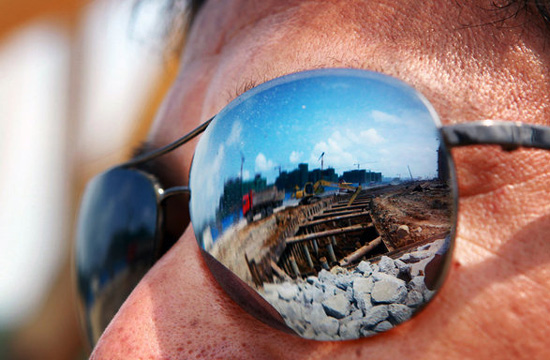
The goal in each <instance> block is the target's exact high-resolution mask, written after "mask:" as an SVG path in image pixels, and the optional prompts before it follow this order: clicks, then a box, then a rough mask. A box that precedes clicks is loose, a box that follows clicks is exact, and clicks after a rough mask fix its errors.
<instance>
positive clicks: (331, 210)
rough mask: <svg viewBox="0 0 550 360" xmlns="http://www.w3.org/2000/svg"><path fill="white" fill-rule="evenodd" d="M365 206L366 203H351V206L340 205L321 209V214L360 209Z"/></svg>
mask: <svg viewBox="0 0 550 360" xmlns="http://www.w3.org/2000/svg"><path fill="white" fill-rule="evenodd" d="M366 207H368V205H352V206H346V207H341V208H336V209H326V210H325V211H323V214H328V213H335V212H339V211H344V210H361V209H364V208H366Z"/></svg>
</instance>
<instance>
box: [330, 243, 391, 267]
mask: <svg viewBox="0 0 550 360" xmlns="http://www.w3.org/2000/svg"><path fill="white" fill-rule="evenodd" d="M381 243H382V237H380V236H379V237H377V238H376V239H374V240H373V241H371V242H369V243H368V244H367V245H364V246H362V247H360V248H359V249H357V250H355V251H354V252H352V253H351V254H349V255H348V256H346V257H345V258H343V259H342V260H340V261H339V262H338V263H339V264H340V266H347V265H349V264H352V263H354V262H356V261H357V260H359V259H361V258H362V257H363V256H365V255H366V254H368V253H369V252H371V251H372V250H373V249H374V248H375V247H377V246H378V245H380V244H381Z"/></svg>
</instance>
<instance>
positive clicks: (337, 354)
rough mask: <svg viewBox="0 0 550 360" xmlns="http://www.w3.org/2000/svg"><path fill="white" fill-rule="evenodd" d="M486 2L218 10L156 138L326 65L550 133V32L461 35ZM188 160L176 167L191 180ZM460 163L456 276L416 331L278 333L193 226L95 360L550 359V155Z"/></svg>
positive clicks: (459, 154)
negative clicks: (212, 266)
mask: <svg viewBox="0 0 550 360" xmlns="http://www.w3.org/2000/svg"><path fill="white" fill-rule="evenodd" d="M460 4H462V6H461V5H460ZM489 4H490V1H471V2H466V1H455V0H443V1H434V2H430V1H423V2H418V1H382V0H381V1H373V0H370V1H354V0H341V1H336V0H334V1H332V0H330V1H329V0H323V1H306V0H301V1H282V0H280V1H275V0H266V1H244V0H242V1H239V0H236V1H216V0H211V1H210V2H209V3H208V4H207V5H206V7H205V8H204V9H203V11H202V12H201V13H200V15H199V17H198V19H197V21H196V22H195V26H194V27H193V29H192V32H191V34H190V38H189V41H188V44H187V47H186V50H185V52H184V55H183V58H182V67H181V74H180V76H179V78H178V80H177V81H176V83H175V84H174V87H173V89H172V91H171V93H170V94H169V96H168V97H167V99H166V101H165V105H164V106H163V108H162V110H161V111H160V112H159V115H158V117H157V119H156V122H155V124H154V126H153V128H152V130H151V134H150V139H151V140H152V141H153V142H155V143H157V144H165V143H167V142H169V141H171V140H173V139H174V138H176V137H178V136H180V135H181V134H184V133H186V132H187V131H189V130H190V129H192V128H194V127H195V126H197V125H198V124H199V123H200V122H202V121H205V120H206V119H208V118H209V117H210V116H212V115H214V114H215V113H216V112H218V111H219V110H220V109H221V108H222V107H223V106H225V105H226V104H227V103H228V102H229V101H230V100H231V99H232V98H233V97H234V95H235V92H236V91H237V90H238V89H241V88H243V87H245V86H246V84H248V83H250V82H253V83H261V82H264V81H266V80H268V79H271V78H274V77H277V76H280V75H283V74H288V73H292V72H296V71H300V70H305V69H312V68H319V67H355V68H365V69H371V70H375V71H380V72H383V73H386V74H389V75H393V76H396V77H398V78H400V79H402V80H404V81H406V82H408V83H409V84H411V85H413V86H414V87H416V88H417V89H418V90H420V91H421V92H422V93H423V94H424V95H425V96H426V97H427V98H428V100H430V102H431V103H432V104H433V105H434V107H435V109H436V110H437V111H438V113H439V114H440V116H441V118H442V121H443V122H444V123H453V122H464V121H471V120H479V119H490V118H492V119H505V120H515V121H524V122H531V123H539V124H545V125H548V124H549V123H550V108H549V105H548V104H549V100H550V99H549V94H550V89H549V87H550V84H549V80H548V79H550V74H549V65H550V58H549V57H550V55H549V54H550V52H548V51H547V50H548V42H549V40H550V32H549V31H548V29H547V28H545V27H544V25H542V24H540V23H539V22H538V20H536V18H535V17H528V16H530V15H525V17H523V18H522V17H518V18H517V19H512V20H510V21H509V22H507V23H506V24H505V25H507V26H492V25H486V26H465V25H480V24H484V23H487V22H488V17H489V19H491V18H490V17H491V16H494V13H493V12H491V11H489V10H483V9H489V8H490V5H489ZM492 19H493V20H494V18H492ZM522 19H523V20H522ZM525 19H528V20H529V21H525ZM519 23H527V25H526V28H525V27H523V28H522V27H518V26H515V25H518V24H519ZM191 148H192V147H191ZM191 148H189V147H187V148H186V150H185V151H178V152H174V153H172V154H170V155H169V157H170V160H171V161H172V164H173V169H174V172H175V174H177V176H178V177H180V178H181V179H182V182H184V180H183V179H187V176H188V168H189V164H190V161H191V156H192V151H191ZM453 155H454V158H455V162H456V167H457V171H458V177H459V189H460V193H461V197H460V203H459V205H460V212H459V226H458V236H457V239H456V249H455V254H454V259H453V265H452V267H451V271H450V273H449V276H448V279H447V281H446V283H445V285H444V286H443V288H442V289H441V291H440V293H439V294H438V295H437V296H436V297H435V299H434V300H433V301H432V302H431V303H430V305H429V306H428V307H427V308H426V309H425V310H424V311H423V312H421V313H420V314H419V315H418V316H417V317H415V318H414V319H413V320H411V321H409V322H407V323H405V324H403V325H401V326H399V327H397V328H395V329H393V330H391V331H389V332H387V333H384V334H382V335H379V336H376V337H374V338H368V339H360V340H356V341H345V342H316V341H308V340H304V339H300V338H297V337H294V336H291V335H288V334H284V333H282V332H280V331H277V330H274V329H272V328H270V327H268V326H267V325H264V324H263V323H261V322H260V321H258V320H256V319H255V318H253V317H252V316H250V315H249V314H248V313H246V312H244V311H243V310H242V309H241V308H240V307H238V306H237V305H235V304H234V303H233V302H232V301H231V300H230V299H229V298H228V296H227V295H226V294H225V293H224V292H223V290H221V288H220V287H219V285H218V284H217V283H216V281H215V280H214V278H213V277H212V275H211V274H210V272H209V270H208V268H207V267H206V265H205V263H204V260H203V259H202V257H201V255H200V252H199V249H198V246H197V244H196V241H195V237H194V234H193V231H192V229H191V228H188V229H187V231H186V232H185V233H184V235H183V236H182V237H181V239H180V240H179V242H178V243H177V244H176V245H175V246H174V247H173V248H172V249H171V250H170V251H169V252H168V253H167V254H166V255H165V256H164V257H163V258H162V259H161V260H159V262H158V263H157V264H156V265H155V266H154V267H153V268H152V270H151V271H150V272H149V273H148V274H147V276H146V277H145V278H144V279H143V280H142V281H141V283H140V284H139V285H138V287H137V288H136V289H135V291H134V292H133V293H132V295H131V296H130V298H129V299H128V300H127V301H126V303H125V304H124V305H123V307H122V309H121V310H120V311H119V313H118V314H117V316H116V317H115V319H114V320H113V322H112V323H111V325H110V326H109V327H108V328H107V330H106V331H105V333H104V335H103V336H102V338H101V339H100V341H99V343H98V345H97V346H96V349H95V351H94V353H93V355H92V358H93V359H138V358H139V359H199V358H202V359H294V358H296V359H331V360H334V359H361V358H367V357H368V358H375V359H394V358H401V359H432V358H434V359H435V358H437V359H464V358H467V359H491V358H495V359H497V358H498V359H506V358H510V359H518V358H523V359H547V358H550V348H549V347H548V346H547V343H548V341H547V335H548V334H550V320H549V317H548V314H549V313H550V241H549V240H550V235H548V234H550V191H548V189H550V155H549V154H548V153H547V152H544V151H539V150H519V151H516V152H513V153H505V152H502V151H501V150H500V149H498V148H497V147H492V146H483V147H470V148H461V149H455V150H453Z"/></svg>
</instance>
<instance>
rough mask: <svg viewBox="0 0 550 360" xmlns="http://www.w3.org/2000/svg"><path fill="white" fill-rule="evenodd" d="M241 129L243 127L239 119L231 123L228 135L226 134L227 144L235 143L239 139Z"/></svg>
mask: <svg viewBox="0 0 550 360" xmlns="http://www.w3.org/2000/svg"><path fill="white" fill-rule="evenodd" d="M242 130H243V127H242V125H241V122H240V121H235V122H234V123H233V126H231V132H230V133H229V136H227V140H226V143H227V146H230V145H233V144H236V143H237V142H239V141H240V140H241V132H242Z"/></svg>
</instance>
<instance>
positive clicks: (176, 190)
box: [159, 186, 191, 203]
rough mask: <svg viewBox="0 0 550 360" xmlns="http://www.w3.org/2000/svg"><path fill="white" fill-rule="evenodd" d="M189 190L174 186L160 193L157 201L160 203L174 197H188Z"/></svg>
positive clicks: (187, 187) (186, 187)
mask: <svg viewBox="0 0 550 360" xmlns="http://www.w3.org/2000/svg"><path fill="white" fill-rule="evenodd" d="M190 194H191V190H190V189H189V186H174V187H171V188H169V189H165V190H163V191H162V192H161V193H160V198H159V201H160V202H161V203H162V202H163V201H164V200H166V199H168V198H170V197H172V196H175V195H190Z"/></svg>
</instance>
